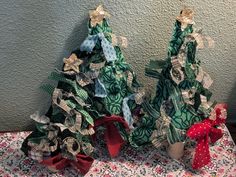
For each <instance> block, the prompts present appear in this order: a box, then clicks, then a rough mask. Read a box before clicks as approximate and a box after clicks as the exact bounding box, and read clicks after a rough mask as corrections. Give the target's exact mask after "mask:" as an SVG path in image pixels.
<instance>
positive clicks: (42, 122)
mask: <svg viewBox="0 0 236 177" xmlns="http://www.w3.org/2000/svg"><path fill="white" fill-rule="evenodd" d="M89 14H90V19H89V24H88V30H89V34H88V37H87V38H86V39H85V40H84V42H83V43H82V44H81V46H80V48H79V49H78V50H75V51H73V52H72V54H71V56H70V57H69V58H65V59H64V65H63V70H62V71H60V70H56V71H55V72H52V73H51V75H50V76H49V79H51V80H54V81H58V85H57V87H56V88H55V87H53V86H52V85H50V84H48V85H43V86H42V88H43V89H44V90H46V91H47V92H48V93H49V94H50V95H51V96H52V105H51V107H50V109H49V111H48V112H47V114H46V115H43V116H40V115H38V113H36V114H34V115H32V116H31V118H32V119H33V120H34V121H35V122H36V130H35V131H34V132H32V133H31V134H30V135H29V136H28V137H27V138H26V140H25V141H24V143H23V145H22V148H21V149H22V151H24V153H25V154H26V155H27V156H29V157H31V158H32V159H34V160H37V161H38V162H40V163H42V164H44V165H47V166H48V167H49V168H50V169H51V170H60V169H62V168H63V167H65V166H67V165H72V166H75V167H76V168H77V169H79V170H80V171H81V172H82V173H84V174H85V173H86V172H87V171H88V170H89V168H90V166H91V164H92V162H93V158H92V157H91V156H92V153H93V150H94V148H93V146H92V144H91V135H94V133H95V130H96V132H97V130H99V129H101V127H103V130H104V132H105V133H104V135H105V137H104V138H105V142H106V143H107V147H108V150H109V153H110V155H111V156H112V157H114V156H116V155H118V153H119V151H120V148H121V146H122V145H123V144H124V142H125V141H126V140H127V139H128V130H129V128H133V119H132V115H131V110H134V109H137V108H138V107H139V105H138V104H140V99H141V97H142V95H143V92H141V91H140V90H139V84H138V83H137V82H136V76H135V75H134V73H133V71H132V70H131V67H130V65H128V64H127V63H126V62H125V59H124V56H123V55H122V53H121V50H120V47H119V46H122V47H126V46H127V40H126V38H124V37H121V36H115V35H114V34H112V30H111V28H110V26H109V23H108V19H107V17H109V16H110V15H109V14H108V13H107V12H105V11H104V10H103V7H102V6H98V7H97V8H96V9H95V10H93V11H90V13H89ZM136 103H138V104H136ZM132 112H133V111H132ZM123 117H124V118H123ZM93 139H94V138H93ZM99 141H100V140H99Z"/></svg>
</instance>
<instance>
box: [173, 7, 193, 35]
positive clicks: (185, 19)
mask: <svg viewBox="0 0 236 177" xmlns="http://www.w3.org/2000/svg"><path fill="white" fill-rule="evenodd" d="M193 14H194V13H193V10H192V9H189V8H184V9H183V10H182V11H181V12H180V15H179V16H177V17H176V19H177V20H178V21H179V22H180V23H181V29H182V31H183V30H184V29H185V28H186V27H187V26H188V25H189V24H194V21H193Z"/></svg>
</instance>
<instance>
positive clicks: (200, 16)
mask: <svg viewBox="0 0 236 177" xmlns="http://www.w3.org/2000/svg"><path fill="white" fill-rule="evenodd" d="M100 3H102V4H104V5H105V7H106V9H108V11H109V12H110V14H111V15H112V17H111V19H110V23H111V25H112V27H113V31H114V33H115V34H117V35H122V36H126V37H127V38H128V40H129V47H128V48H127V49H124V50H123V53H124V55H125V57H126V59H127V61H128V62H129V63H130V64H132V65H133V69H134V70H135V71H136V73H137V74H138V76H139V80H140V81H141V82H142V83H143V84H144V85H145V86H146V87H151V88H152V89H153V90H154V89H155V84H156V80H154V79H148V78H147V77H145V76H144V65H145V64H147V63H148V61H149V59H150V57H151V56H156V58H159V59H163V58H165V57H166V53H167V44H168V41H169V39H170V37H171V33H172V28H173V24H174V21H175V17H176V16H177V15H178V14H179V11H180V10H181V9H182V7H183V6H184V5H187V6H190V7H194V9H195V12H196V15H195V22H196V27H198V28H200V27H202V28H203V32H204V34H206V35H209V36H211V37H212V38H213V39H214V40H215V42H216V45H215V48H213V49H207V48H206V49H202V50H199V51H198V54H197V57H198V58H200V59H201V61H202V66H203V67H204V68H205V70H207V71H208V73H209V74H210V75H211V76H212V78H213V79H214V84H213V86H212V87H211V90H212V91H213V93H214V95H213V98H212V99H216V100H217V101H218V102H227V103H228V104H229V119H228V121H234V122H236V121H235V120H236V118H235V117H236V47H235V42H236V15H235V12H236V1H235V0H212V1H209V0H198V1H194V0H192V1H190V0H183V1H182V2H181V1H180V0H159V1H158V0H145V1H143V0H113V1H112V0H110V1H109V0H104V1H99V0H64V1H62V0H61V1H59V0H57V1H56V0H52V1H46V0H44V1H43V0H9V1H0V131H3V130H26V129H31V128H32V127H33V126H32V121H31V120H30V118H29V115H30V114H32V113H34V112H35V111H37V110H39V111H40V112H41V113H42V114H43V113H45V112H46V111H47V109H48V107H49V104H50V98H49V97H48V95H47V94H45V93H43V92H42V91H41V90H40V89H39V87H40V85H41V84H42V83H44V82H45V81H46V80H47V77H48V75H49V74H50V72H51V71H52V70H53V69H54V68H60V67H61V66H62V59H63V57H67V56H68V55H69V53H70V52H71V51H72V50H74V49H76V48H77V47H79V45H80V43H81V42H82V41H83V39H85V37H86V36H87V27H86V25H87V19H88V10H89V9H93V8H95V7H96V6H97V5H98V4H100Z"/></svg>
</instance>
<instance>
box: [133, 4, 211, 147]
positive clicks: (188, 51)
mask: <svg viewBox="0 0 236 177" xmlns="http://www.w3.org/2000/svg"><path fill="white" fill-rule="evenodd" d="M193 24H194V22H193V11H192V10H190V9H186V8H185V9H184V10H182V11H181V14H180V15H179V16H178V17H177V20H176V22H175V25H174V31H173V34H172V39H171V41H170V42H169V46H168V57H167V58H166V59H165V60H151V61H150V63H149V65H147V67H146V71H145V72H146V75H147V76H150V77H154V78H156V79H158V80H159V81H158V84H157V87H156V95H155V97H154V99H153V100H152V101H149V102H147V101H146V103H147V104H145V102H144V103H143V104H142V107H143V109H144V108H146V109H144V112H145V116H144V117H143V119H144V121H142V124H141V125H140V126H139V127H137V128H136V129H135V130H134V131H133V132H132V133H131V136H130V141H131V142H133V143H131V144H134V145H135V146H140V145H142V144H145V143H148V142H150V141H152V143H153V144H154V145H155V146H156V147H158V146H160V145H162V144H163V143H166V142H168V143H169V144H175V143H178V142H184V141H185V140H186V130H188V129H189V128H190V127H191V125H193V124H194V123H196V122H200V121H202V120H203V119H205V118H207V117H209V116H210V113H211V112H212V110H213V108H214V106H215V103H211V102H210V101H209V100H210V97H211V95H212V93H211V92H210V91H209V90H208V88H209V87H210V85H211V84H212V80H211V78H210V76H209V75H208V74H207V73H206V72H205V71H203V69H202V67H201V66H200V64H201V62H200V60H198V59H197V58H196V57H195V54H196V50H197V48H201V47H202V45H203V44H204V39H206V41H208V42H209V45H212V41H211V40H210V38H208V37H204V36H203V35H202V34H201V30H199V31H196V30H194V29H193ZM145 105H148V107H147V106H145ZM139 137H141V138H139Z"/></svg>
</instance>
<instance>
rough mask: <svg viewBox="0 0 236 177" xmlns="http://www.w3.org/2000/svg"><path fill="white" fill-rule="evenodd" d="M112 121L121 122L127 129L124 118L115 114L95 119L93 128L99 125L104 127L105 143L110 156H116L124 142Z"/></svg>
mask: <svg viewBox="0 0 236 177" xmlns="http://www.w3.org/2000/svg"><path fill="white" fill-rule="evenodd" d="M114 122H119V123H121V124H122V125H123V126H124V127H125V128H126V129H127V130H129V126H128V124H127V123H126V121H125V120H124V118H123V117H120V116H116V115H111V116H105V117H103V118H100V119H97V120H96V121H95V124H94V128H95V129H96V127H98V126H101V125H103V126H104V127H105V128H106V130H105V133H104V136H105V141H106V143H107V149H108V151H109V153H110V156H111V157H115V156H117V155H118V154H119V152H120V149H121V147H122V145H123V144H124V143H125V141H124V140H123V138H122V137H121V135H120V133H119V130H118V129H117V127H116V126H115V125H114ZM94 136H95V135H94Z"/></svg>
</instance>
